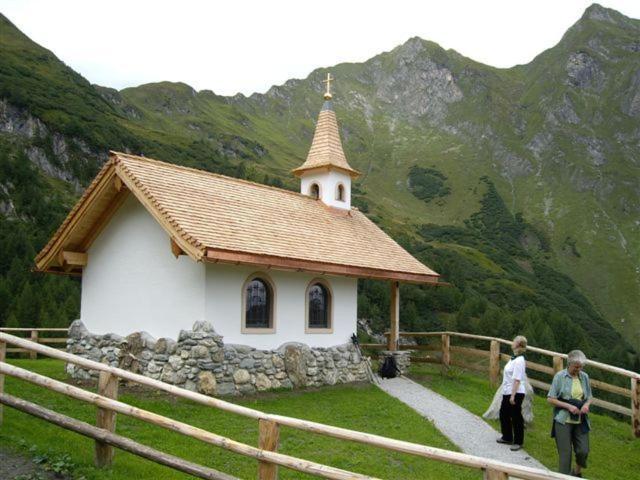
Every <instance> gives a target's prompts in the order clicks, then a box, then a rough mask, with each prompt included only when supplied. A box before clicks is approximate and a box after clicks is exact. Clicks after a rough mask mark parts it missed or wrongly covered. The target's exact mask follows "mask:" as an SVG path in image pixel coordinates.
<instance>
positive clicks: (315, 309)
mask: <svg viewBox="0 0 640 480" xmlns="http://www.w3.org/2000/svg"><path fill="white" fill-rule="evenodd" d="M331 327H332V326H331V291H330V290H329V288H328V286H327V285H326V284H325V283H324V282H323V281H320V280H314V281H312V282H311V283H310V284H309V288H308V289H307V330H321V331H323V332H327V331H329V330H330V329H331Z"/></svg>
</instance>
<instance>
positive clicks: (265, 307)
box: [243, 274, 274, 331]
mask: <svg viewBox="0 0 640 480" xmlns="http://www.w3.org/2000/svg"><path fill="white" fill-rule="evenodd" d="M243 293H244V322H243V330H249V329H259V330H261V331H262V330H269V329H273V303H274V301H273V300H274V299H273V288H272V286H271V283H270V282H269V281H268V280H267V279H266V277H265V276H261V275H259V274H258V275H253V276H251V277H249V280H248V281H247V282H246V283H245V286H244V292H243Z"/></svg>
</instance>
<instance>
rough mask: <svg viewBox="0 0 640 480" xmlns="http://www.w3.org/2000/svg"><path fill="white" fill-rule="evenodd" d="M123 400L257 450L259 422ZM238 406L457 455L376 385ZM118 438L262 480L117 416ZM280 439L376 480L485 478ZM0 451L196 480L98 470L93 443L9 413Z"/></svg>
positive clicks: (239, 460) (44, 366) (124, 457)
mask: <svg viewBox="0 0 640 480" xmlns="http://www.w3.org/2000/svg"><path fill="white" fill-rule="evenodd" d="M11 363H13V364H15V365H18V366H21V367H24V368H27V369H31V370H34V371H37V372H39V373H42V374H44V375H47V376H50V377H53V378H56V379H62V380H64V379H65V378H66V377H65V374H64V372H63V364H62V363H61V362H58V361H52V360H36V361H30V360H15V361H12V362H11ZM5 391H6V392H7V393H10V394H12V395H16V396H19V397H22V398H25V399H27V400H29V401H32V402H35V403H38V404H40V405H42V406H44V407H46V408H50V409H52V410H55V411H57V412H60V413H63V414H66V415H69V416H72V417H75V418H78V419H80V420H84V421H86V422H90V423H93V422H95V408H94V407H92V406H88V405H86V404H83V403H81V402H77V401H74V400H69V399H67V398H66V397H63V396H61V395H58V394H54V393H51V392H48V391H45V390H43V389H41V388H39V387H35V386H32V385H30V384H27V383H24V382H21V381H17V380H14V379H12V378H7V379H6V388H5ZM120 398H121V400H123V401H125V402H127V403H131V404H133V405H136V406H138V407H141V408H144V409H147V410H151V411H153V412H156V413H159V414H162V415H165V416H168V417H171V418H174V419H177V420H181V421H184V422H187V423H190V424H192V425H195V426H198V427H201V428H204V429H206V430H209V431H211V432H214V433H218V434H222V435H226V436H229V437H230V438H233V439H234V440H238V441H242V442H245V443H247V444H250V445H256V444H257V438H258V432H257V422H255V421H253V420H250V419H246V418H243V417H239V416H236V415H231V414H227V413H223V412H220V411H216V410H214V409H210V408H206V407H202V406H198V405H195V404H193V403H191V402H186V401H182V400H176V399H174V398H168V397H167V396H166V395H160V394H153V393H149V392H146V393H143V392H137V393H135V394H134V393H131V391H129V393H125V394H123V395H121V397H120ZM237 402H238V403H240V404H242V405H246V406H249V407H252V408H256V409H259V410H264V411H268V412H272V413H278V414H282V415H288V416H293V417H298V418H305V419H309V420H314V421H319V422H324V423H328V424H331V425H337V426H341V427H346V428H351V429H355V430H360V431H365V432H370V433H376V434H381V435H386V436H389V437H391V438H397V439H401V440H407V441H412V442H416V443H421V444H425V445H431V446H435V447H440V448H447V449H455V447H453V445H452V444H451V443H450V442H449V441H447V440H446V439H445V438H444V437H443V436H442V435H441V434H440V433H439V432H438V431H437V430H436V429H435V428H434V427H433V425H432V424H430V423H429V422H427V421H426V420H424V419H423V418H421V417H420V416H419V415H418V414H416V413H415V412H413V411H412V410H410V409H409V408H408V407H406V406H404V405H402V404H400V403H399V402H396V401H395V400H394V399H392V398H391V397H388V396H387V395H386V394H384V393H383V392H381V391H380V390H378V389H377V388H375V387H373V386H371V385H359V386H358V385H357V386H336V387H327V388H322V389H318V390H312V391H296V392H284V393H273V394H265V395H260V396H258V397H255V398H250V399H243V400H237ZM117 432H118V433H120V434H122V435H125V436H128V437H131V438H133V439H134V440H137V441H140V442H141V443H144V444H147V445H150V446H154V447H156V448H159V449H161V450H164V451H167V452H170V453H173V454H176V455H179V456H182V457H184V458H187V459H189V460H192V461H195V462H198V463H202V464H204V465H208V466H211V467H213V468H217V469H219V470H221V471H224V472H227V473H231V474H234V475H237V476H238V477H240V478H255V475H256V468H257V467H256V462H255V461H253V460H248V459H246V458H245V457H241V456H238V455H235V454H232V453H228V452H226V451H223V450H221V449H219V448H216V447H213V446H210V445H207V444H204V443H201V442H197V441H195V440H192V439H187V438H186V437H183V436H180V435H178V434H175V433H173V432H168V431H166V430H163V429H160V428H157V427H152V426H149V425H146V424H143V423H142V422H139V421H136V420H132V419H130V418H127V417H125V416H122V415H120V416H119V417H118V423H117ZM280 438H281V441H280V449H279V451H280V452H282V453H287V454H291V455H295V456H300V457H301V458H304V459H307V460H315V461H318V462H321V463H326V464H329V465H332V466H336V467H340V468H344V469H349V470H354V471H357V472H359V473H367V474H370V475H374V476H377V477H382V478H395V479H403V480H404V479H462V478H479V474H478V472H475V471H471V470H467V469H463V468H459V467H453V466H450V465H446V464H443V463H439V462H434V461H428V460H425V459H419V458H415V457H410V456H408V455H401V454H394V453H390V452H387V451H384V450H380V449H375V448H370V447H364V446H361V445H358V444H354V443H350V442H344V441H339V440H333V439H330V438H326V437H321V436H316V435H310V434H306V433H303V432H299V431H296V430H293V429H289V428H283V429H282V431H281V437H280ZM0 444H2V445H3V446H4V445H14V446H18V447H17V448H20V449H22V450H26V449H29V448H31V447H32V446H34V447H35V448H34V451H35V452H37V453H40V454H42V453H49V454H50V455H51V456H52V457H55V456H56V455H60V454H64V453H68V454H70V455H71V461H72V462H73V463H74V464H75V465H76V469H75V472H76V474H78V475H84V476H85V477H86V478H87V479H88V480H91V479H97V480H98V479H130V478H139V479H150V478H162V479H165V480H169V479H178V478H189V477H187V476H186V475H182V474H179V473H177V472H174V471H172V470H169V469H167V468H165V467H160V466H157V465H155V464H153V463H151V462H148V461H146V460H142V459H139V458H137V457H134V456H133V455H129V454H126V453H124V452H117V454H116V460H115V463H114V466H113V468H112V469H110V470H106V471H98V470H96V469H94V468H93V467H92V458H93V442H92V441H90V440H88V439H86V438H84V437H80V436H79V435H76V434H74V433H70V432H66V431H64V430H62V429H60V428H58V427H56V426H53V425H50V424H46V423H45V422H43V421H41V420H39V419H35V418H33V417H30V416H28V415H25V414H22V413H19V412H16V411H13V410H11V409H8V408H5V422H4V424H3V425H2V427H1V428H0ZM280 472H281V473H280V478H283V479H285V478H296V479H297V478H307V477H305V476H303V475H301V474H299V473H297V472H293V471H290V470H286V469H281V470H280Z"/></svg>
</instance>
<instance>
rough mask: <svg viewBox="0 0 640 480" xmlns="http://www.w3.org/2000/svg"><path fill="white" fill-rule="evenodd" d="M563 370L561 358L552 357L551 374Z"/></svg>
mask: <svg viewBox="0 0 640 480" xmlns="http://www.w3.org/2000/svg"><path fill="white" fill-rule="evenodd" d="M563 368H564V362H563V361H562V357H558V356H554V357H553V373H558V372H559V371H560V370H562V369H563Z"/></svg>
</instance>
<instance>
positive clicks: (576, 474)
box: [571, 470, 582, 478]
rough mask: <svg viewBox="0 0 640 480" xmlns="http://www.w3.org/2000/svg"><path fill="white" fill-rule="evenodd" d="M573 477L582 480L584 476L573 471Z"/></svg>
mask: <svg viewBox="0 0 640 480" xmlns="http://www.w3.org/2000/svg"><path fill="white" fill-rule="evenodd" d="M571 476H572V477H578V478H582V474H581V473H578V472H576V471H575V470H571Z"/></svg>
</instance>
